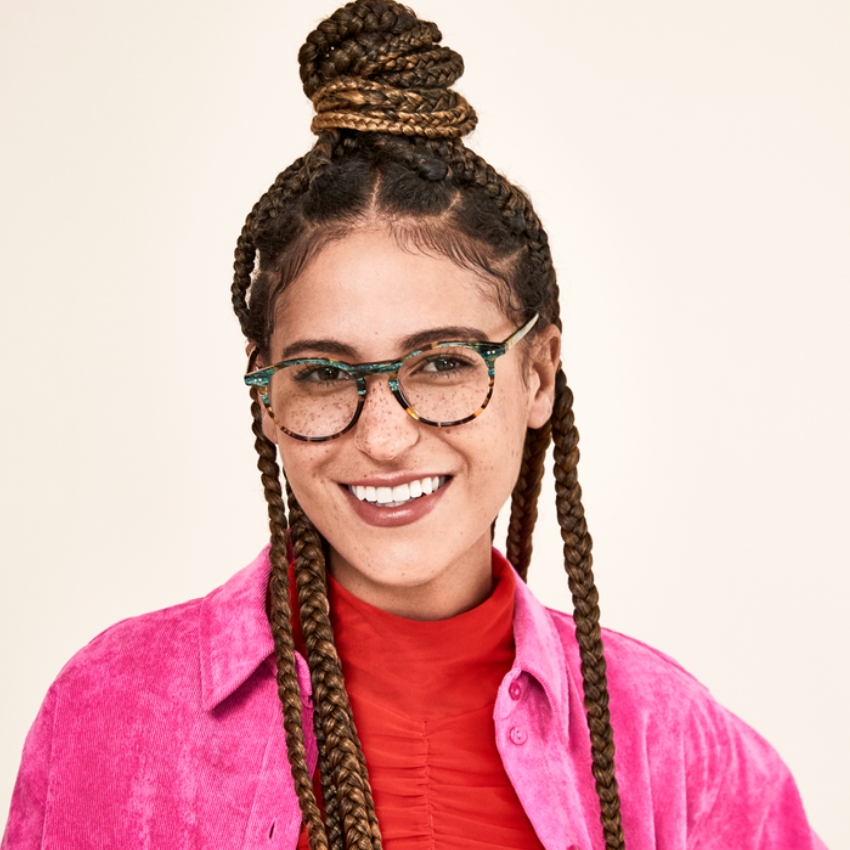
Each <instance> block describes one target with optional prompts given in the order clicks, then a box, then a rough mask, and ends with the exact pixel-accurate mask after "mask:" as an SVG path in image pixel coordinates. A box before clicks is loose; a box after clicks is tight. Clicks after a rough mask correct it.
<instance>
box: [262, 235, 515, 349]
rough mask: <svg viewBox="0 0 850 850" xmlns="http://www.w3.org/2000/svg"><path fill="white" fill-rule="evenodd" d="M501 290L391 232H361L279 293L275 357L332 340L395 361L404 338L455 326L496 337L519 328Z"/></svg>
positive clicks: (329, 249) (324, 253)
mask: <svg viewBox="0 0 850 850" xmlns="http://www.w3.org/2000/svg"><path fill="white" fill-rule="evenodd" d="M498 286H499V283H498V282H497V281H496V280H495V279H490V278H488V277H486V276H485V275H484V273H483V272H478V271H475V270H472V269H469V268H466V267H463V266H461V265H459V264H458V263H456V262H454V261H453V260H451V259H449V258H448V257H445V256H443V255H437V254H430V253H424V252H423V251H421V250H419V249H417V248H413V247H407V246H405V247H401V246H400V245H399V244H398V242H397V240H396V239H395V238H394V237H393V236H392V235H391V234H390V233H388V232H387V231H386V230H363V231H356V232H354V233H351V234H348V235H347V236H345V237H343V238H341V239H339V240H335V241H332V242H330V243H329V244H328V245H326V246H325V247H324V248H322V250H321V251H320V252H319V253H318V254H317V255H316V257H315V258H313V259H312V260H311V262H310V263H309V264H308V265H307V266H306V267H305V268H304V269H303V270H302V271H301V273H300V274H299V275H298V277H296V278H295V280H293V281H292V282H291V283H290V284H289V285H288V286H287V287H286V289H285V291H284V292H283V293H282V294H281V295H280V297H279V299H278V302H277V305H276V309H275V323H274V332H273V334H272V355H273V356H274V355H275V352H276V351H277V350H279V349H280V348H281V346H283V345H289V344H290V343H291V342H292V341H294V340H297V339H327V340H336V341H339V342H344V343H346V344H348V345H355V344H356V347H357V348H358V349H359V350H362V352H363V354H364V356H368V357H370V358H371V357H375V358H379V357H393V356H396V355H397V354H399V353H400V352H399V351H398V349H397V343H398V342H399V341H400V340H402V339H404V338H405V337H408V336H411V335H412V334H415V333H419V332H422V331H427V330H429V329H431V328H440V327H451V326H466V327H471V328H473V327H474V328H478V329H480V330H481V331H483V332H484V333H485V334H486V335H488V336H489V335H491V334H492V335H493V336H492V337H491V338H495V337H497V336H498V335H499V334H500V333H502V332H504V331H505V330H506V329H507V333H510V330H511V329H512V328H513V325H512V323H511V321H510V320H509V319H508V317H507V316H505V314H504V313H503V311H502V310H501V308H500V306H499V299H498V294H499V292H498ZM379 349H380V351H381V353H378V350H379Z"/></svg>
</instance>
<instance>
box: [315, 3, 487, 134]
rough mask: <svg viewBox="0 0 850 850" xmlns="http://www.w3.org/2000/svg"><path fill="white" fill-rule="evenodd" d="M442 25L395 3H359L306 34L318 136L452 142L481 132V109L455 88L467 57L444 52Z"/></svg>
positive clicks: (449, 50) (446, 49)
mask: <svg viewBox="0 0 850 850" xmlns="http://www.w3.org/2000/svg"><path fill="white" fill-rule="evenodd" d="M442 37H443V36H442V34H441V33H440V30H439V29H438V28H437V26H436V24H432V23H430V22H428V21H420V20H419V18H417V17H416V15H415V14H414V12H413V11H412V10H411V9H409V8H408V7H407V6H402V5H401V4H399V3H396V2H393V0H355V2H353V3H349V4H348V5H346V6H344V7H342V8H341V9H338V10H337V11H336V12H334V14H333V15H331V17H329V18H328V19H327V20H325V21H322V23H321V24H319V26H318V27H317V28H316V29H315V30H314V31H313V32H312V33H310V35H309V36H307V41H306V43H305V44H304V46H303V47H302V48H301V51H300V53H299V54H298V60H299V62H300V63H301V80H302V82H303V83H304V92H305V93H306V95H307V97H309V98H310V99H311V100H312V101H313V105H314V107H315V109H316V115H315V117H314V118H313V123H312V125H311V129H312V130H313V132H314V133H317V134H318V133H321V132H323V131H325V130H332V129H337V128H347V129H350V130H360V131H361V132H368V131H372V132H379V133H390V134H393V135H405V136H426V137H428V138H437V137H440V138H446V137H458V136H464V135H466V134H467V133H469V132H471V130H472V129H473V128H474V127H475V125H476V123H477V121H478V119H477V117H476V115H475V110H474V109H473V108H472V107H471V106H470V105H469V104H468V103H467V102H466V100H465V99H464V98H463V97H462V96H461V95H459V94H458V93H457V92H455V91H452V90H451V88H450V86H451V85H452V84H453V83H454V82H455V81H456V80H457V79H458V78H459V77H460V76H461V74H463V59H462V58H461V56H460V55H459V54H458V53H455V52H454V50H451V49H449V48H448V47H442V46H440V41H441V39H442Z"/></svg>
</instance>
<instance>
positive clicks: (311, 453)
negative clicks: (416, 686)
mask: <svg viewBox="0 0 850 850" xmlns="http://www.w3.org/2000/svg"><path fill="white" fill-rule="evenodd" d="M497 285H498V284H496V283H495V282H494V281H493V280H490V279H487V278H485V277H484V276H483V273H481V274H479V273H477V272H475V271H471V270H469V269H465V268H462V267H460V266H459V265H457V264H455V263H454V262H453V261H452V260H450V259H448V258H446V257H443V256H434V255H426V254H424V253H421V252H419V251H417V250H415V249H410V248H404V249H402V248H401V247H399V245H398V243H397V242H396V240H395V239H394V238H393V236H392V235H391V234H389V233H388V232H387V231H386V229H384V228H380V227H378V228H372V229H363V230H358V231H355V232H353V233H351V234H349V235H348V236H346V237H344V238H343V239H341V240H338V241H335V242H332V243H330V244H329V245H327V246H326V247H325V248H324V249H323V250H322V251H321V252H320V253H319V254H318V256H317V257H315V258H314V259H313V260H312V262H311V263H310V264H309V265H308V266H307V267H306V268H304V269H303V270H302V272H301V273H300V275H299V276H298V277H297V278H296V279H295V280H294V281H293V282H292V283H291V284H290V285H289V286H288V287H287V289H286V290H285V292H284V293H283V294H282V295H281V296H280V299H279V302H278V304H277V305H276V307H277V309H276V311H275V328H274V332H273V334H272V339H271V350H270V353H271V362H273V363H274V362H277V361H279V360H281V359H283V357H282V354H283V351H284V348H286V355H285V356H286V357H287V358H291V357H309V356H317V357H321V356H336V357H339V359H344V360H346V361H347V362H352V363H359V362H371V361H377V360H388V359H391V358H396V357H399V356H401V355H403V354H406V353H407V352H408V351H409V350H410V349H411V348H412V347H413V346H411V345H410V344H407V345H406V342H407V343H409V340H408V338H409V337H411V336H412V335H414V334H417V333H420V332H423V331H431V330H434V329H442V328H450V327H457V326H462V327H465V328H470V329H477V330H478V331H480V338H482V339H488V340H492V341H499V342H500V341H502V340H504V339H505V338H507V337H508V336H509V335H510V334H512V333H513V332H514V331H515V330H516V326H515V324H514V322H513V321H512V320H511V319H510V318H508V317H507V316H506V315H505V314H504V313H503V312H502V311H501V310H500V308H499V306H498V304H497V301H496V298H495V297H494V292H495V290H494V287H495V286H497ZM439 338H441V339H457V338H458V336H457V335H456V334H449V335H448V336H440V337H439ZM464 338H468V339H469V338H474V337H473V336H470V335H465V336H464ZM301 341H310V344H309V345H307V346H302V345H301ZM323 341H327V342H328V343H335V344H342V345H346V346H348V347H350V348H351V349H353V351H352V353H351V355H350V356H346V357H340V356H339V354H337V353H336V352H331V351H330V350H329V349H328V348H327V346H325V345H324V344H323ZM293 345H294V346H295V348H293ZM524 346H527V351H525V352H524V351H523V350H522V349H523V347H524ZM559 359H560V335H559V332H558V330H557V329H556V328H555V327H553V326H550V327H547V328H544V329H542V330H541V331H540V332H539V333H537V334H535V335H534V337H533V339H531V340H525V341H523V342H522V343H520V345H518V346H516V347H514V348H513V349H511V350H510V351H509V352H508V353H507V354H505V355H504V356H503V357H500V358H499V359H498V360H497V361H496V381H495V388H494V392H493V397H492V399H491V401H490V403H489V405H488V406H487V408H486V410H485V411H484V412H483V413H482V414H481V415H480V416H479V417H478V418H476V419H474V420H472V421H471V422H468V423H465V424H463V425H459V426H455V427H452V428H435V427H433V426H429V425H423V424H422V423H420V422H417V421H416V420H414V419H413V418H412V417H411V416H409V415H408V414H407V413H406V412H405V411H404V409H403V408H402V407H401V406H400V405H399V404H398V402H397V401H396V399H395V398H394V397H393V396H392V393H391V392H390V390H389V387H388V384H387V378H386V376H383V375H382V376H374V377H370V378H368V379H367V383H368V387H369V391H368V394H367V398H366V402H365V405H364V408H363V411H362V413H361V416H360V419H359V420H358V422H357V424H356V425H355V427H354V428H353V429H352V430H351V431H349V432H348V433H346V434H344V435H343V436H342V437H339V438H338V439H335V440H331V441H329V442H324V443H308V442H303V441H299V440H295V439H292V438H291V437H289V436H288V435H287V434H285V433H283V432H281V431H279V430H278V428H277V427H276V425H275V423H274V421H273V420H272V419H271V418H270V417H269V416H268V415H265V418H264V421H263V429H264V432H265V434H266V436H267V437H268V438H269V439H270V440H272V441H273V442H274V443H276V444H277V446H278V449H279V452H280V457H281V461H282V464H283V468H284V470H285V471H286V475H287V478H288V480H289V483H290V485H291V487H292V489H293V491H294V493H295V495H296V497H297V498H298V501H299V503H300V504H301V506H302V508H303V509H304V511H305V512H306V513H307V515H308V516H309V517H310V519H311V520H312V521H313V523H314V524H315V526H316V527H317V528H318V530H319V531H320V532H321V534H322V535H323V536H324V537H325V539H326V540H327V541H328V544H329V547H330V559H329V569H330V570H331V572H332V573H333V575H334V576H335V577H336V579H337V580H338V581H339V582H340V583H341V584H342V585H343V586H344V587H345V588H347V589H348V590H349V591H350V592H351V593H353V594H354V595H356V596H358V597H359V598H361V599H363V600H364V601H366V602H368V603H369V604H371V605H374V606H376V607H378V608H381V609H383V610H385V611H389V612H391V613H393V614H396V615H398V616H402V617H407V618H411V619H419V620H437V619H444V618H447V617H451V616H454V615H456V614H458V613H461V612H463V611H467V610H469V609H471V608H473V607H475V606H476V605H478V604H480V603H481V602H482V601H483V600H484V599H486V598H487V596H488V595H489V594H490V592H491V589H492V576H491V564H490V545H491V542H490V525H491V523H492V521H493V519H494V518H495V517H496V515H497V514H498V512H499V510H500V508H501V507H502V506H503V504H504V503H505V501H506V500H507V499H508V497H509V496H510V493H511V490H512V489H513V485H514V482H515V481H516V478H517V475H518V473H519V466H520V462H521V459H522V447H523V441H524V439H525V433H526V428H528V427H532V428H539V427H541V426H542V425H543V424H545V422H546V421H547V420H548V419H549V416H550V415H551V412H552V405H553V400H554V380H555V372H556V369H557V366H558V362H559ZM523 373H524V374H523ZM425 475H431V476H434V475H441V476H449V479H448V483H447V485H446V486H444V487H443V488H441V489H440V490H439V491H438V492H437V493H436V494H435V495H434V496H432V497H429V503H428V504H429V506H430V509H429V510H427V511H426V512H425V513H424V515H421V516H417V517H416V518H415V519H414V520H413V521H402V522H401V523H400V524H399V523H391V524H390V526H389V527H387V526H381V525H376V524H374V523H373V522H369V521H366V520H364V518H363V517H362V516H361V515H360V514H359V513H358V505H357V501H356V500H355V499H354V498H353V496H351V494H350V493H349V492H348V490H347V488H346V487H345V486H344V485H346V484H354V483H367V482H369V483H374V484H380V483H382V482H383V483H388V484H391V485H393V484H398V483H401V482H402V481H410V480H412V479H416V478H421V477H423V476H425ZM417 501H418V500H417ZM418 511H419V513H422V509H421V507H420V508H419V509H418Z"/></svg>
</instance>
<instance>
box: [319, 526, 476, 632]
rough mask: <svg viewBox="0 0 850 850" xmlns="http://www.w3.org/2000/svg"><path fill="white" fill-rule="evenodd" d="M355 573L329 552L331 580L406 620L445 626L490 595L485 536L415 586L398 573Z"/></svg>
mask: <svg viewBox="0 0 850 850" xmlns="http://www.w3.org/2000/svg"><path fill="white" fill-rule="evenodd" d="M370 567H371V568H370V569H368V570H367V569H359V568H358V567H355V566H354V565H352V564H351V563H349V562H348V561H347V560H346V559H345V558H343V557H342V556H341V555H339V553H338V552H336V551H335V550H333V549H332V550H331V552H330V560H329V569H330V571H331V574H332V575H333V577H334V578H335V579H336V580H337V581H338V582H339V583H340V584H341V585H342V586H343V587H344V588H345V589H346V590H347V591H348V592H349V593H351V594H352V595H353V596H356V597H357V598H358V599H362V600H363V601H364V602H366V603H368V604H369V605H372V606H374V607H375V608H379V609H381V610H382V611H386V612H387V613H389V614H395V616H397V617H404V618H405V619H408V620H447V619H449V618H450V617H455V616H457V615H458V614H462V613H464V612H465V611H470V610H471V609H473V608H475V607H477V606H478V605H480V604H481V603H482V602H483V601H484V600H485V599H487V598H488V597H489V596H490V594H491V592H492V590H493V571H492V565H491V555H490V539H489V535H488V536H487V538H486V540H483V539H482V541H480V542H479V543H478V544H476V546H475V547H473V549H472V550H470V551H469V552H468V553H466V555H465V557H464V558H462V559H460V560H459V561H458V562H457V563H455V564H452V565H451V566H446V567H443V568H440V567H439V566H435V567H434V569H433V570H431V571H430V572H429V573H428V574H426V575H425V576H424V577H423V573H422V571H420V570H416V571H415V572H416V575H417V576H418V577H419V578H418V580H417V581H416V582H415V583H411V582H409V581H407V580H406V578H405V570H404V569H403V568H398V567H395V566H393V567H389V568H381V567H374V566H372V565H370Z"/></svg>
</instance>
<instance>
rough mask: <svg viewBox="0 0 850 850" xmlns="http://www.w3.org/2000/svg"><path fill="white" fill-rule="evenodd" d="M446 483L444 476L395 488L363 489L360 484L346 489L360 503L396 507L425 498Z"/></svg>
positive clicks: (436, 476)
mask: <svg viewBox="0 0 850 850" xmlns="http://www.w3.org/2000/svg"><path fill="white" fill-rule="evenodd" d="M445 483H446V476H445V475H435V476H433V477H430V478H419V479H417V480H416V481H408V482H407V483H406V484H398V485H397V486H395V487H363V486H361V485H360V484H349V485H348V489H349V490H350V491H351V492H352V493H353V494H354V495H355V496H357V498H358V499H360V501H361V502H376V503H377V504H379V505H388V506H390V507H396V506H397V505H401V504H404V502H409V501H410V500H411V499H418V498H419V497H420V496H427V495H428V494H429V493H433V492H434V491H435V490H439V489H440V487H442V486H443V484H445Z"/></svg>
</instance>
